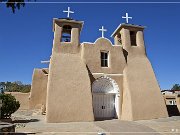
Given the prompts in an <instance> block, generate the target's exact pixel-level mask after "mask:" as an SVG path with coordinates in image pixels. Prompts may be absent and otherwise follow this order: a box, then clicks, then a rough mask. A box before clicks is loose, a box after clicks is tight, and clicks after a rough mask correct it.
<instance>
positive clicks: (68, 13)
mask: <svg viewBox="0 0 180 135" xmlns="http://www.w3.org/2000/svg"><path fill="white" fill-rule="evenodd" d="M63 12H64V13H67V17H68V18H69V15H70V13H72V14H73V13H74V12H73V11H71V10H70V7H68V10H67V11H66V10H63Z"/></svg>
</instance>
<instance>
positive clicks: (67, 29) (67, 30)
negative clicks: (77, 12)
mask: <svg viewBox="0 0 180 135" xmlns="http://www.w3.org/2000/svg"><path fill="white" fill-rule="evenodd" d="M71 30H72V27H71V26H70V25H64V26H63V30H62V38H61V42H71Z"/></svg>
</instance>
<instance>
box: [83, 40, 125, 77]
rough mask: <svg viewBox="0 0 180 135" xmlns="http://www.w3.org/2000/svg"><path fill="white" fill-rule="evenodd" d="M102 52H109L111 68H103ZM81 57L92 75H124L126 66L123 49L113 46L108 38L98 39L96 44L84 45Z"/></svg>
mask: <svg viewBox="0 0 180 135" xmlns="http://www.w3.org/2000/svg"><path fill="white" fill-rule="evenodd" d="M101 51H108V52H109V67H101ZM81 57H82V59H83V60H84V62H85V64H87V66H88V68H89V70H90V72H91V73H116V74H122V72H123V69H124V66H125V58H124V55H123V51H122V47H121V46H113V45H112V43H111V42H110V40H108V39H106V38H98V39H97V40H96V41H95V43H82V44H81Z"/></svg>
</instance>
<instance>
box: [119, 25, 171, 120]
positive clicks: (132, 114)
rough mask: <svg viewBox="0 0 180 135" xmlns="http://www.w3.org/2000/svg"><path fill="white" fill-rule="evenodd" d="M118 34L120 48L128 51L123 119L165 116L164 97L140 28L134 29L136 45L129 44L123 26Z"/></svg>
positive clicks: (124, 75)
mask: <svg viewBox="0 0 180 135" xmlns="http://www.w3.org/2000/svg"><path fill="white" fill-rule="evenodd" d="M121 34H122V44H123V47H124V48H125V49H126V51H127V52H128V57H127V65H126V66H125V69H124V71H123V77H124V80H123V101H122V119H123V120H140V119H154V118H161V117H167V116H168V114H167V109H166V106H165V102H164V99H163V97H162V95H161V92H160V88H159V85H158V82H157V80H156V77H155V74H154V71H153V68H152V66H151V63H150V62H149V60H148V58H147V56H146V53H145V46H144V38H143V31H141V30H140V31H137V34H136V40H137V46H131V41H130V32H129V30H128V29H124V28H123V29H122V30H121Z"/></svg>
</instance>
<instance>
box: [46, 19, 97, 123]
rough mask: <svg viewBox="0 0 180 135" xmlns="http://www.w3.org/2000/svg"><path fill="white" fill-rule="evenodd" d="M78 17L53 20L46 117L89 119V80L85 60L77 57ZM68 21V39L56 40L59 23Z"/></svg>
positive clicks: (90, 99)
mask: <svg viewBox="0 0 180 135" xmlns="http://www.w3.org/2000/svg"><path fill="white" fill-rule="evenodd" d="M82 23H83V22H80V21H74V20H65V19H59V20H57V21H56V20H55V22H54V31H55V32H54V42H53V49H52V56H51V60H50V65H49V77H48V86H47V92H48V93H47V104H46V105H47V106H46V107H47V110H46V121H47V122H50V123H55V122H74V121H76V122H78V121H93V120H94V116H93V108H92V94H91V84H90V78H89V74H88V70H87V68H86V64H84V62H83V61H82V59H81V55H80V45H79V34H80V28H81V27H82ZM68 24H70V25H71V26H72V30H71V42H60V41H61V38H62V27H63V25H68Z"/></svg>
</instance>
